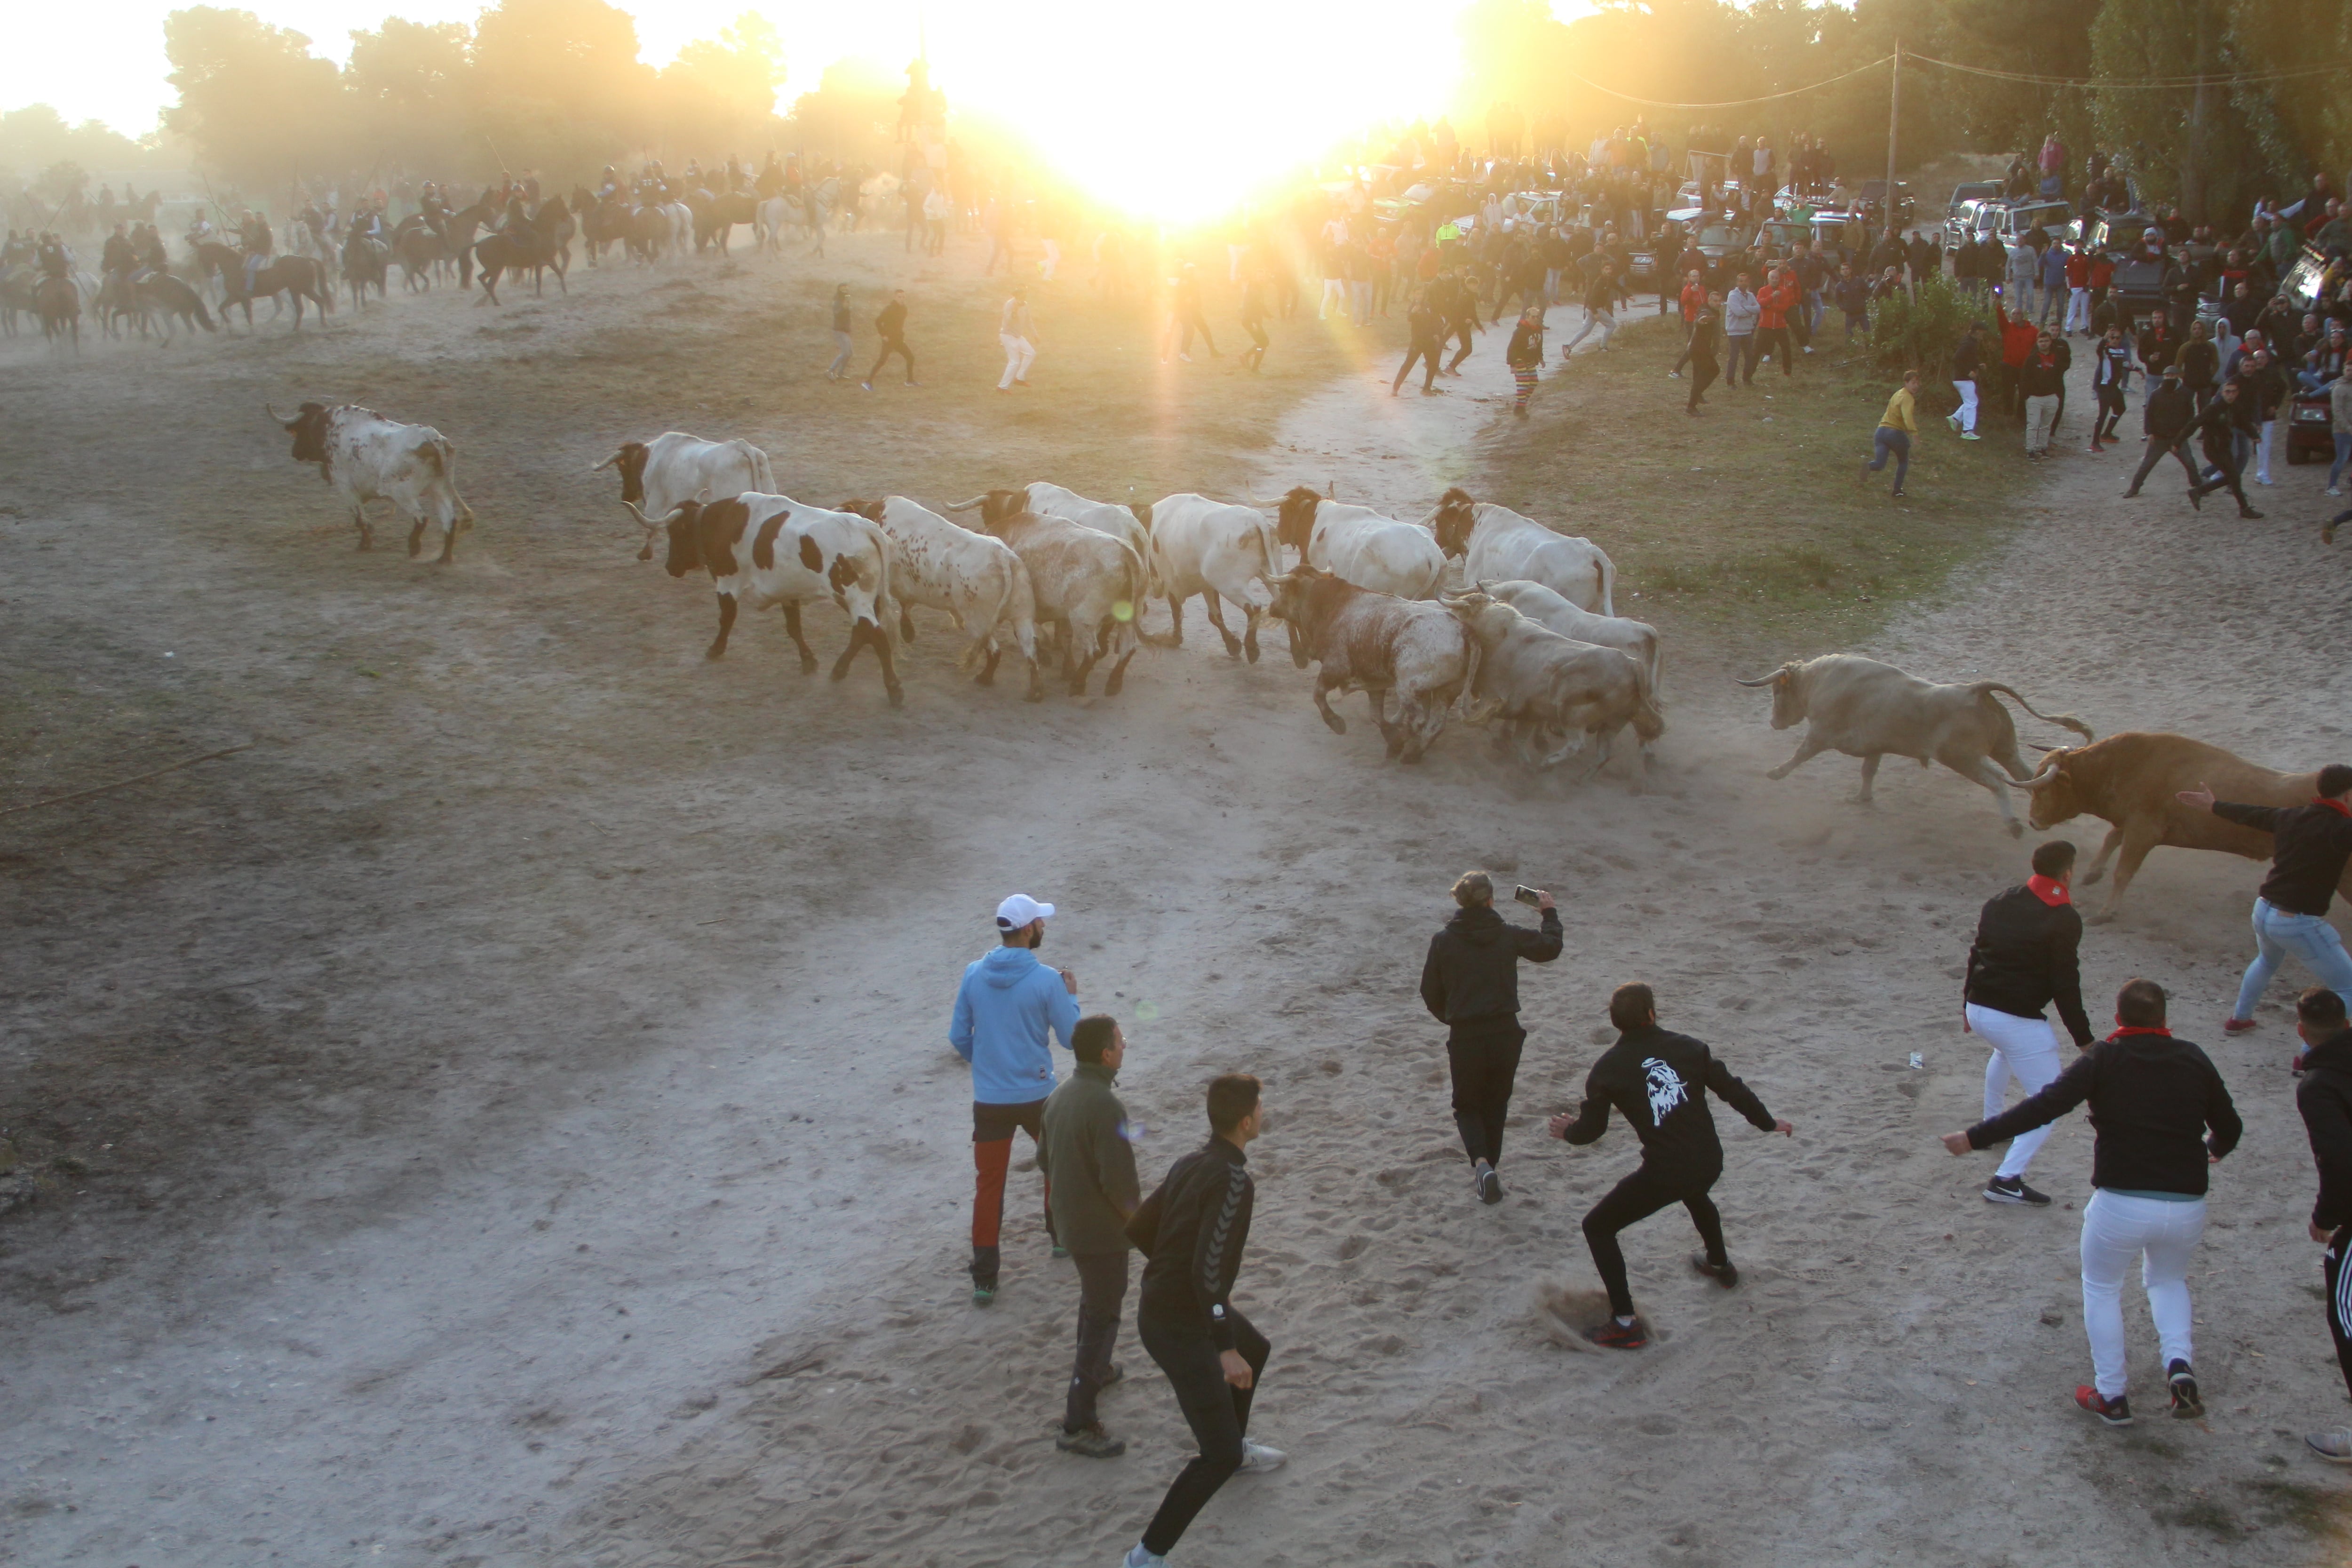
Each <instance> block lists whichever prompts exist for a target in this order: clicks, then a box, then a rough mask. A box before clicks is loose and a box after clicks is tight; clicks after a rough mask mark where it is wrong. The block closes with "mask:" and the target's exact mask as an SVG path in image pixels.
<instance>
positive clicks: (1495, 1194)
mask: <svg viewBox="0 0 2352 1568" xmlns="http://www.w3.org/2000/svg"><path fill="white" fill-rule="evenodd" d="M1470 1184H1471V1185H1472V1186H1473V1187H1475V1189H1477V1193H1478V1201H1479V1202H1480V1203H1482V1204H1498V1203H1501V1202H1502V1201H1503V1178H1502V1177H1500V1176H1498V1175H1496V1174H1495V1173H1494V1171H1493V1170H1492V1169H1491V1168H1489V1169H1487V1170H1484V1171H1481V1172H1479V1173H1477V1174H1476V1175H1475V1176H1473V1177H1472V1178H1471V1180H1470Z"/></svg>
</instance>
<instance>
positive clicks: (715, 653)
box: [702, 643, 727, 659]
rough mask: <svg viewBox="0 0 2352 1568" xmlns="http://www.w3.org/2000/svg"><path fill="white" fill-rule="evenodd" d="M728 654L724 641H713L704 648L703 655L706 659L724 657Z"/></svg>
mask: <svg viewBox="0 0 2352 1568" xmlns="http://www.w3.org/2000/svg"><path fill="white" fill-rule="evenodd" d="M726 655H727V647H726V645H725V644H723V643H712V644H711V645H710V646H709V647H707V648H704V649H703V650H702V657H703V658H706V659H713V658H725V657H726Z"/></svg>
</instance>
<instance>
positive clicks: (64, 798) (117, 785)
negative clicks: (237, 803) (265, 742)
mask: <svg viewBox="0 0 2352 1568" xmlns="http://www.w3.org/2000/svg"><path fill="white" fill-rule="evenodd" d="M253 747H254V742H251V741H247V742H246V743H245V744H243V745H242V746H229V747H226V748H225V749H223V750H221V751H217V752H205V754H204V755H203V756H201V757H190V758H188V759H187V760H186V761H185V762H179V763H173V764H172V765H171V766H170V767H167V768H157V769H156V770H155V771H154V772H152V773H139V774H136V775H134V776H132V777H131V778H127V779H117V780H115V781H114V782H113V783H112V784H97V785H94V786H92V787H91V788H89V789H78V790H76V791H74V792H73V794H71V795H56V796H53V797H51V798H50V799H47V800H37V801H33V802H31V803H30V804H28V805H12V806H9V807H8V808H7V809H5V810H0V816H16V814H17V813H18V812H20V811H38V810H40V809H41V807H43V806H45V805H65V804H66V803H67V802H68V801H72V800H88V799H89V797H90V796H91V795H105V794H107V793H108V792H110V791H112V790H118V789H128V788H129V787H130V786H131V785H132V784H144V783H146V782H147V781H148V780H149V779H158V778H162V777H163V775H164V774H165V773H178V772H179V771H180V770H181V769H182V768H193V767H194V766H195V765H196V764H197V763H209V762H213V761H215V760H216V759H218V758H221V757H228V756H234V755H236V753H237V752H249V751H251V750H253Z"/></svg>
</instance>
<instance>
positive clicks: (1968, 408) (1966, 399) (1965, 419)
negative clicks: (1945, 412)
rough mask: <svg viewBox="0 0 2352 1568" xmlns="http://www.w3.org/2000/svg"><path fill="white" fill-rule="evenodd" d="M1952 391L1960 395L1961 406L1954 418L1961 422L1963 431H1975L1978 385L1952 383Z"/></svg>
mask: <svg viewBox="0 0 2352 1568" xmlns="http://www.w3.org/2000/svg"><path fill="white" fill-rule="evenodd" d="M1952 390H1953V391H1955V392H1957V393H1958V394H1959V395H1960V406H1959V408H1958V410H1957V411H1956V412H1955V413H1954V414H1953V415H1952V417H1953V418H1955V419H1957V420H1958V421H1959V422H1960V428H1961V429H1963V430H1973V429H1975V428H1976V427H1977V384H1976V383H1975V382H1973V381H1956V382H1954V383H1952Z"/></svg>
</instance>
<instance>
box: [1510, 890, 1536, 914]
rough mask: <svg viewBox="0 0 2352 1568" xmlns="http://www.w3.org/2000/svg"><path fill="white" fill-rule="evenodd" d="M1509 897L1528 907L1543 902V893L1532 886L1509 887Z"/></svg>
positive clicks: (1531, 907)
mask: <svg viewBox="0 0 2352 1568" xmlns="http://www.w3.org/2000/svg"><path fill="white" fill-rule="evenodd" d="M1511 897H1513V898H1515V899H1517V900H1519V902H1521V903H1523V904H1525V905H1527V906H1528V908H1530V909H1533V908H1535V907H1536V906H1538V905H1539V904H1541V903H1542V902H1543V895H1542V894H1541V893H1539V892H1538V891H1536V890H1535V889H1533V888H1514V889H1511Z"/></svg>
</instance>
